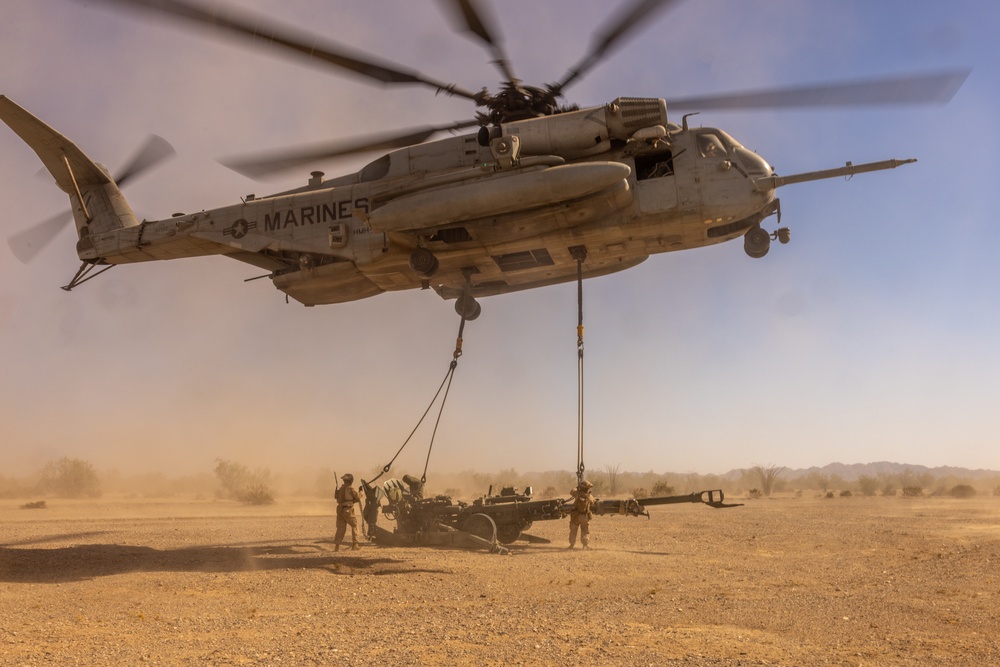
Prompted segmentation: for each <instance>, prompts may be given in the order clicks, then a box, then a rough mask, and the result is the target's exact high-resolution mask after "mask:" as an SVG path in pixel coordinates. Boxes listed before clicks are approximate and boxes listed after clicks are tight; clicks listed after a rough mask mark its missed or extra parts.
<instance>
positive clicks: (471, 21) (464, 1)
mask: <svg viewBox="0 0 1000 667" xmlns="http://www.w3.org/2000/svg"><path fill="white" fill-rule="evenodd" d="M446 6H448V7H451V8H452V12H451V13H452V14H454V15H455V16H456V17H457V18H460V19H461V20H462V22H464V24H465V27H466V29H467V30H468V31H469V32H471V33H473V34H474V35H476V36H477V37H479V39H481V40H483V42H485V43H486V45H487V46H489V47H490V51H491V52H492V53H493V58H494V61H493V63H494V64H495V65H497V66H498V67H499V68H500V71H501V72H502V73H503V75H504V77H505V78H506V79H507V81H509V82H511V83H513V82H514V81H516V80H517V79H516V77H515V76H514V70H513V69H511V66H510V61H509V59H508V58H507V56H506V54H505V53H504V51H503V46H501V42H500V39H499V38H496V37H494V36H493V35H494V34H496V32H495V31H494V30H491V29H490V28H489V27H488V25H487V22H486V20H485V17H484V15H483V14H482V13H480V12H477V11H476V8H475V7H474V6H473V4H472V0H448V2H447V5H446Z"/></svg>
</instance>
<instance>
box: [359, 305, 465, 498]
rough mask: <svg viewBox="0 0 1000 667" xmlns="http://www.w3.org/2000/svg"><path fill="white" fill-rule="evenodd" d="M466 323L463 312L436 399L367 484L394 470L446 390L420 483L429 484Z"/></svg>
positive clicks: (460, 353)
mask: <svg viewBox="0 0 1000 667" xmlns="http://www.w3.org/2000/svg"><path fill="white" fill-rule="evenodd" d="M465 321H466V317H465V313H464V312H463V313H462V322H461V323H460V324H459V326H458V337H457V338H456V339H455V351H454V352H453V353H452V357H451V363H450V364H449V365H448V372H447V373H445V375H444V379H443V380H441V384H440V385H439V386H438V389H437V391H436V392H435V393H434V398H432V399H431V402H430V404H429V405H428V406H427V409H426V410H424V414H423V415H422V416H421V417H420V419H419V420H418V421H417V425H416V426H414V427H413V430H412V431H410V435H408V436H407V437H406V440H405V441H404V442H403V444H402V445H400V447H399V449H398V450H397V451H396V454H395V455H394V456H393V457H392V459H391V460H390V461H389V462H388V463H386V464H385V465H384V466H382V472H380V473H379V474H378V475H376V476H375V478H374V479H372V480H370V481H369V482H367V484H372V483H373V482H375V481H376V480H377V479H378V478H379V477H381V476H382V475H384V474H386V473H387V472H389V470H390V469H391V468H392V464H393V463H394V462H395V461H396V459H397V458H398V457H399V455H400V454H401V453H402V451H403V448H404V447H406V445H407V444H409V442H410V440H411V439H412V438H413V435H414V434H415V433H416V432H417V429H418V428H420V425H421V424H423V423H424V419H425V418H426V417H427V414H428V413H429V412H430V411H431V408H432V407H434V403H436V402H437V399H438V396H441V390H444V396H443V397H442V398H441V406H440V407H439V408H438V413H437V419H436V420H435V421H434V430H433V431H432V432H431V441H430V444H429V445H428V447H427V458H426V459H425V460H424V472H423V474H422V475H421V476H420V482H421V483H422V484H425V483H426V482H427V466H428V465H429V464H430V460H431V451H432V450H433V449H434V438H435V436H436V435H437V430H438V425H440V423H441V414H442V413H443V412H444V406H445V403H446V402H447V401H448V392H449V391H451V381H452V379H453V378H454V377H455V369H456V368H458V358H459V357H461V356H462V336H463V335H464V333H465Z"/></svg>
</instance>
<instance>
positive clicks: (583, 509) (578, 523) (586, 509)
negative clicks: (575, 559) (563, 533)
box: [569, 480, 597, 549]
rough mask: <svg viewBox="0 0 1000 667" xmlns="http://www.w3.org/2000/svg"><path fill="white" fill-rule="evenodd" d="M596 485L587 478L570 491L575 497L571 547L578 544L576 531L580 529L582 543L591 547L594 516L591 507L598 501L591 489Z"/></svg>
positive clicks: (571, 515)
mask: <svg viewBox="0 0 1000 667" xmlns="http://www.w3.org/2000/svg"><path fill="white" fill-rule="evenodd" d="M593 487H594V485H593V484H591V483H590V482H588V481H587V480H583V481H582V482H580V485H579V486H577V487H576V488H575V489H573V490H572V491H570V492H569V495H570V496H571V497H572V498H573V509H572V510H571V511H570V513H569V548H570V549H572V548H573V547H574V546H576V533H577V531H578V530H579V531H580V543H581V544H582V545H583V548H584V549H589V548H590V519H591V517H593V516H594V514H593V512H592V511H591V508H592V507H593V506H594V503H595V502H597V501H596V500H595V499H594V496H592V495H591V494H590V490H591V489H592V488H593Z"/></svg>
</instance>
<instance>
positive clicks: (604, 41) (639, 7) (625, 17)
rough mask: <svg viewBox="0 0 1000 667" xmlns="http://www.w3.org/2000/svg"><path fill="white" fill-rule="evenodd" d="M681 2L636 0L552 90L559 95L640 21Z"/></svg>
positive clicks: (598, 36)
mask: <svg viewBox="0 0 1000 667" xmlns="http://www.w3.org/2000/svg"><path fill="white" fill-rule="evenodd" d="M679 2H680V0H636V1H635V2H634V3H633V4H632V6H631V7H629V8H627V9H626V10H625V11H623V12H621V13H619V14H618V15H617V16H616V17H615V18H614V20H611V21H609V22H608V27H607V28H605V29H604V30H603V31H602V32H599V33H597V34H596V35H595V36H594V45H593V46H592V47H591V50H590V53H588V54H587V55H586V56H585V57H584V58H583V59H582V60H581V61H580V62H579V63H578V64H577V65H576V67H574V68H572V69H571V70H570V71H569V73H568V74H567V75H566V77H565V78H564V79H563V80H562V82H561V83H557V84H554V85H553V86H552V91H553V92H554V93H556V94H557V95H558V94H561V93H562V90H563V89H564V88H565V87H566V86H568V85H569V84H570V83H572V82H573V81H575V80H576V79H577V78H579V77H581V76H583V75H584V74H586V73H587V71H588V70H590V68H591V67H593V66H594V65H596V64H597V63H598V62H599V61H600V59H601V58H602V57H603V56H604V55H605V54H606V53H607V52H608V50H609V49H610V48H611V47H612V46H614V45H615V44H616V42H618V41H619V40H620V39H621V38H622V37H625V35H627V34H628V33H629V32H631V31H632V30H633V29H635V27H636V26H637V25H638V24H639V23H643V22H648V21H649V20H651V19H652V18H653V16H654V15H655V14H657V13H658V12H661V11H664V10H666V9H668V8H669V7H670V6H671V5H676V4H678V3H679Z"/></svg>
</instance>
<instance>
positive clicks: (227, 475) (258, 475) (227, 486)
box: [215, 459, 274, 505]
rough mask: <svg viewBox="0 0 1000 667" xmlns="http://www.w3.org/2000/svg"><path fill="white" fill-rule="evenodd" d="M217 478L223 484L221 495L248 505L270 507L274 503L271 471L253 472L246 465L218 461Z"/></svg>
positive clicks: (265, 469)
mask: <svg viewBox="0 0 1000 667" xmlns="http://www.w3.org/2000/svg"><path fill="white" fill-rule="evenodd" d="M215 476H216V477H218V478H219V483H220V484H222V491H221V493H220V495H221V496H222V497H223V498H228V499H230V500H238V501H240V502H241V503H246V504H247V505H270V504H271V503H273V502H274V491H273V490H272V489H271V471H270V470H268V469H267V468H258V469H257V470H254V471H251V470H250V469H249V468H247V467H246V466H245V465H243V464H240V463H234V462H233V461H224V460H222V459H216V461H215Z"/></svg>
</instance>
